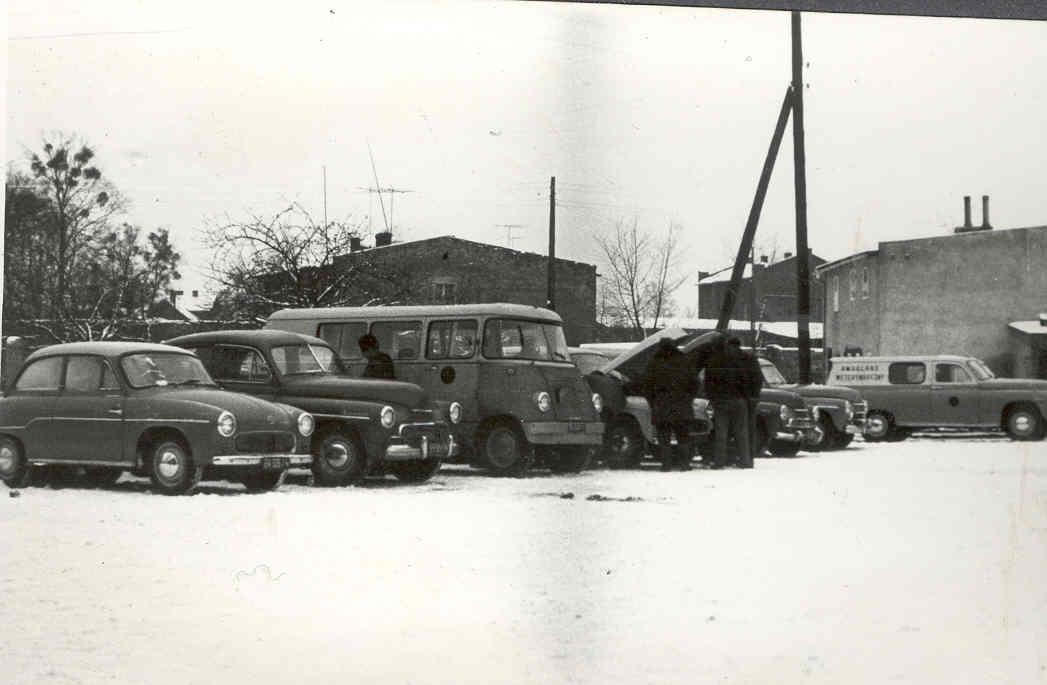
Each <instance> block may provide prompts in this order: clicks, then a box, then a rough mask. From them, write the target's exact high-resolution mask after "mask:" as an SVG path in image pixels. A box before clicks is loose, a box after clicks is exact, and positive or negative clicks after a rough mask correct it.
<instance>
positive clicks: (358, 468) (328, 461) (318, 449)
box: [312, 429, 367, 486]
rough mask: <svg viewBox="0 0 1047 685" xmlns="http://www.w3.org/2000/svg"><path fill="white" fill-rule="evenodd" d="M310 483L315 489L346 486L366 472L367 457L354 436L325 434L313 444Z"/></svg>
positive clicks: (340, 432) (345, 433) (348, 433)
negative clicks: (323, 486)
mask: <svg viewBox="0 0 1047 685" xmlns="http://www.w3.org/2000/svg"><path fill="white" fill-rule="evenodd" d="M312 468H313V479H314V481H315V482H316V484H317V485H327V486H331V485H348V484H349V483H353V482H356V481H358V480H360V479H361V478H363V477H364V475H365V474H366V472H367V453H366V452H364V448H363V445H362V444H361V443H360V439H359V438H358V437H357V436H356V434H355V433H352V432H349V431H343V430H338V429H335V430H329V431H326V432H324V433H321V434H320V435H319V436H317V437H316V438H315V439H314V440H313V467H312Z"/></svg>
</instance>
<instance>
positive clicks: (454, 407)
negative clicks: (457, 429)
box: [447, 402, 462, 423]
mask: <svg viewBox="0 0 1047 685" xmlns="http://www.w3.org/2000/svg"><path fill="white" fill-rule="evenodd" d="M447 417H448V418H449V419H451V423H458V422H459V421H461V420H462V405H460V404H458V403H457V402H451V406H450V407H448V408H447Z"/></svg>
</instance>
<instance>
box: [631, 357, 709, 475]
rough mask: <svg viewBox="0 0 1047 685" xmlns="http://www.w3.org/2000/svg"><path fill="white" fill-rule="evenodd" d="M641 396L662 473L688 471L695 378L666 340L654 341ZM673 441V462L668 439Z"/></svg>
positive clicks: (687, 363) (686, 364)
mask: <svg viewBox="0 0 1047 685" xmlns="http://www.w3.org/2000/svg"><path fill="white" fill-rule="evenodd" d="M641 382H642V386H643V395H644V397H646V398H647V403H648V404H650V405H651V423H653V424H654V430H655V434H656V435H657V437H658V453H659V456H660V457H661V461H662V470H663V471H671V470H672V469H673V468H674V467H675V468H677V469H679V470H681V471H686V470H688V469H690V468H691V423H692V422H693V421H694V408H693V402H694V398H695V397H696V396H697V395H698V376H697V374H696V373H695V369H694V366H693V365H692V364H691V362H690V360H689V359H688V358H687V355H685V354H684V353H683V352H681V351H680V350H679V349H678V348H677V347H676V344H675V343H674V342H673V341H672V340H671V339H670V338H662V339H661V340H659V341H658V348H657V350H656V351H655V353H654V356H653V357H652V358H651V361H649V362H648V363H647V368H646V370H645V372H644V375H643V379H642V381H641ZM674 436H675V438H676V457H675V459H674V458H673V448H672V438H673V437H674Z"/></svg>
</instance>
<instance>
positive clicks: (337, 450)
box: [324, 442, 349, 469]
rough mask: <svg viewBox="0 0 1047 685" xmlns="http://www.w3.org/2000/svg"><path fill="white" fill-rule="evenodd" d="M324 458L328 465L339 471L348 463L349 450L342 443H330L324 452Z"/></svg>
mask: <svg viewBox="0 0 1047 685" xmlns="http://www.w3.org/2000/svg"><path fill="white" fill-rule="evenodd" d="M324 458H325V459H327V463H328V464H330V465H331V466H333V467H334V468H336V469H340V468H342V467H343V466H345V465H346V464H348V463H349V448H348V447H346V445H345V443H344V442H332V443H330V444H329V445H328V446H327V449H326V450H324Z"/></svg>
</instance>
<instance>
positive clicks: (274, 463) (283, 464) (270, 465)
mask: <svg viewBox="0 0 1047 685" xmlns="http://www.w3.org/2000/svg"><path fill="white" fill-rule="evenodd" d="M290 465H291V461H290V460H289V459H288V458H287V457H262V470H263V471H283V470H284V469H286V468H287V467H288V466H290Z"/></svg>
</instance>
